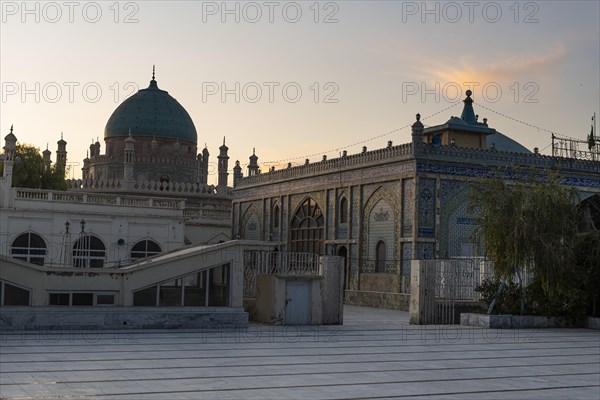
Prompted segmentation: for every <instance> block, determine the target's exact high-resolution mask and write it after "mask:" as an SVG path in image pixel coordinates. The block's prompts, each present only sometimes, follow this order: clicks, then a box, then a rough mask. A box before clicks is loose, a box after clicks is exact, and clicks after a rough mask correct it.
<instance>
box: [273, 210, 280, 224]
mask: <svg viewBox="0 0 600 400" xmlns="http://www.w3.org/2000/svg"><path fill="white" fill-rule="evenodd" d="M273 228H279V206H278V205H277V204H275V206H274V207H273Z"/></svg>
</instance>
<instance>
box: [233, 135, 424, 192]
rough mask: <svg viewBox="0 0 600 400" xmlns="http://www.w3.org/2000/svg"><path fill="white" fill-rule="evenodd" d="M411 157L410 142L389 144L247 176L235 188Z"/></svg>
mask: <svg viewBox="0 0 600 400" xmlns="http://www.w3.org/2000/svg"><path fill="white" fill-rule="evenodd" d="M412 157H413V154H412V143H406V144H402V145H399V146H390V147H386V148H382V149H377V150H373V151H365V152H363V153H359V154H352V155H347V156H342V157H339V158H333V159H330V160H324V161H320V162H315V163H312V164H304V165H300V166H296V167H289V168H286V169H280V170H275V171H271V172H266V173H262V174H259V175H253V176H247V177H244V178H241V179H240V180H239V181H238V185H237V186H236V189H237V188H242V187H248V186H253V185H256V184H263V183H271V182H275V181H283V180H290V179H298V178H303V177H307V176H311V175H319V174H326V173H331V172H339V171H340V170H348V169H356V168H358V167H361V166H365V164H369V165H374V164H379V163H385V162H389V161H392V160H408V159H411V158H412Z"/></svg>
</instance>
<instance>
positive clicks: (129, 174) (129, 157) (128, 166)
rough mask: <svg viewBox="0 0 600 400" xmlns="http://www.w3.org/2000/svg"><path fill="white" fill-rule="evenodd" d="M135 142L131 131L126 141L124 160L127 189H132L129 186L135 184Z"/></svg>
mask: <svg viewBox="0 0 600 400" xmlns="http://www.w3.org/2000/svg"><path fill="white" fill-rule="evenodd" d="M134 144H135V140H134V139H133V138H132V137H131V129H130V130H129V137H128V138H127V139H125V160H124V164H125V165H124V173H123V178H124V181H125V182H124V183H125V187H126V188H127V189H132V188H131V187H129V185H132V184H133V182H134V179H133V165H134V162H135V148H134Z"/></svg>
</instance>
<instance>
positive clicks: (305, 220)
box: [290, 198, 324, 254]
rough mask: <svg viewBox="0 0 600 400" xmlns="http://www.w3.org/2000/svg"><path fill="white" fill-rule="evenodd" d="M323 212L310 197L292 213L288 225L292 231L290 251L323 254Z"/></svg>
mask: <svg viewBox="0 0 600 400" xmlns="http://www.w3.org/2000/svg"><path fill="white" fill-rule="evenodd" d="M323 222H324V218H323V213H322V212H321V209H320V208H319V206H318V205H317V203H315V201H314V200H313V199H311V198H308V199H306V200H305V201H304V203H302V205H301V206H300V207H299V208H298V210H297V211H296V214H294V217H293V218H292V221H291V224H290V227H291V231H292V240H291V245H292V252H298V253H315V254H323V250H324V245H323V244H324V243H323V236H324V234H323V231H324V228H323Z"/></svg>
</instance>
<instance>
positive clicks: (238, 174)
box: [233, 160, 243, 187]
mask: <svg viewBox="0 0 600 400" xmlns="http://www.w3.org/2000/svg"><path fill="white" fill-rule="evenodd" d="M242 176H243V175H242V167H240V161H239V160H237V161H236V162H235V167H233V187H236V186H237V184H238V182H239V181H240V179H242Z"/></svg>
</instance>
